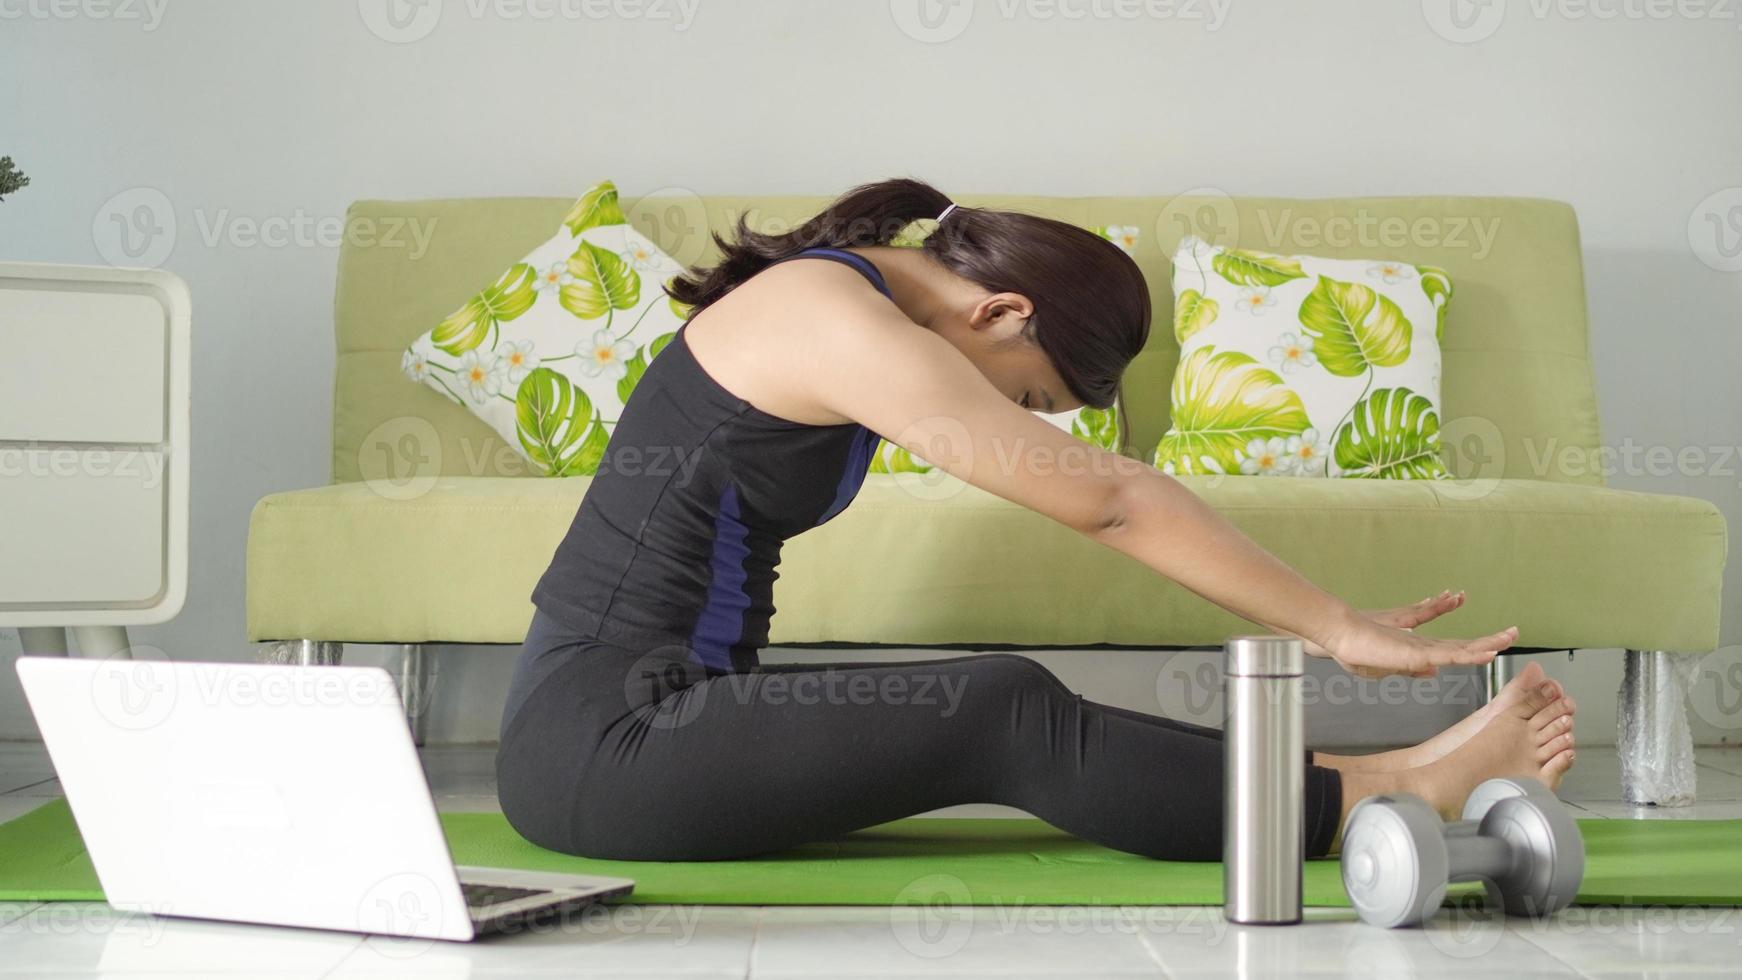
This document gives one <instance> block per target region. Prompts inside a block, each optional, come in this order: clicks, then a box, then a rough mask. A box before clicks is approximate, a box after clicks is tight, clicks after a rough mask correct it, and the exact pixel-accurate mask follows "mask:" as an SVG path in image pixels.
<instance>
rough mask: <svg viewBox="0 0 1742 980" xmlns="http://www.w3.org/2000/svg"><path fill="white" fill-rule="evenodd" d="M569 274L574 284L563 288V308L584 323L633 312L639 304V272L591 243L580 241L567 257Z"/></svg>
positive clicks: (618, 257)
mask: <svg viewBox="0 0 1742 980" xmlns="http://www.w3.org/2000/svg"><path fill="white" fill-rule="evenodd" d="M569 275H570V276H572V277H573V279H574V281H573V282H571V283H569V284H568V285H566V286H564V287H563V288H562V294H561V301H562V305H563V309H565V310H568V311H569V312H570V313H573V314H574V315H575V316H578V317H580V318H581V319H583V320H596V319H598V318H599V317H602V316H604V315H605V314H606V313H609V312H610V311H612V310H614V309H616V310H632V309H634V308H635V304H637V303H639V302H640V301H641V273H639V272H636V271H635V268H634V267H633V266H631V265H630V264H629V263H627V262H625V261H623V259H622V258H621V257H620V256H618V255H617V254H616V253H615V252H607V251H606V250H604V249H602V248H600V247H599V246H597V245H594V244H593V243H592V242H582V243H581V246H580V247H579V248H577V249H575V254H573V255H571V256H569Z"/></svg>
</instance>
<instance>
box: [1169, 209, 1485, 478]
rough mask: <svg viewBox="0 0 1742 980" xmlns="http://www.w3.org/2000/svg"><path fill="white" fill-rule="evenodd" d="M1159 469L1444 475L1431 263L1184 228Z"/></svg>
mask: <svg viewBox="0 0 1742 980" xmlns="http://www.w3.org/2000/svg"><path fill="white" fill-rule="evenodd" d="M1173 289H1174V337H1175V339H1176V340H1178V341H1179V344H1180V363H1179V367H1178V369H1177V370H1176V371H1175V373H1174V379H1173V389H1172V402H1173V427H1172V428H1171V429H1169V430H1168V432H1167V434H1166V435H1164V436H1163V437H1162V440H1161V444H1160V445H1159V446H1158V447H1157V449H1156V460H1155V462H1156V465H1157V466H1159V467H1161V469H1163V470H1164V471H1166V472H1168V473H1181V474H1186V473H1225V474H1243V475H1258V476H1309V477H1312V476H1319V477H1322V476H1331V477H1364V478H1378V479H1395V480H1424V479H1426V480H1431V479H1445V478H1446V477H1447V476H1448V475H1449V474H1448V473H1447V471H1446V468H1445V464H1444V462H1443V461H1442V459H1441V453H1440V437H1439V427H1440V421H1439V420H1440V417H1441V411H1440V363H1441V359H1440V340H1441V338H1442V336H1443V334H1444V331H1445V311H1446V304H1447V303H1448V302H1449V301H1450V299H1451V295H1452V282H1451V278H1450V277H1449V276H1448V275H1447V274H1446V272H1445V270H1443V269H1439V268H1435V267H1434V266H1428V265H1420V266H1417V265H1411V264H1409V263H1406V262H1397V261H1373V260H1365V259H1325V258H1317V257H1314V256H1305V255H1302V256H1283V255H1271V254H1268V253H1264V252H1256V251H1249V250H1241V249H1233V248H1222V247H1219V246H1213V245H1209V244H1207V243H1205V242H1202V241H1200V240H1198V239H1196V238H1192V237H1187V238H1186V239H1185V240H1183V241H1181V242H1180V247H1179V251H1178V252H1177V253H1176V254H1175V256H1174V265H1173Z"/></svg>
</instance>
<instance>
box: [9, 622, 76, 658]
mask: <svg viewBox="0 0 1742 980" xmlns="http://www.w3.org/2000/svg"><path fill="white" fill-rule="evenodd" d="M18 645H19V647H20V648H21V650H22V651H23V653H24V655H25V656H27V657H48V656H57V655H58V656H62V657H64V656H66V655H67V631H66V630H65V629H63V628H61V627H59V626H20V627H18Z"/></svg>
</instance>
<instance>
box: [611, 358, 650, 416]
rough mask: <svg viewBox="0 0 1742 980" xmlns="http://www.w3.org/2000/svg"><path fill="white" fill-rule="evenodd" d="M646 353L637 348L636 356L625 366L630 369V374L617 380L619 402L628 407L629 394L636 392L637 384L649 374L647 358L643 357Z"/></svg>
mask: <svg viewBox="0 0 1742 980" xmlns="http://www.w3.org/2000/svg"><path fill="white" fill-rule="evenodd" d="M646 353H647V351H646V350H645V349H643V348H636V350H635V356H634V357H631V358H630V359H629V360H628V361H627V362H625V363H624V365H623V366H624V367H626V368H628V369H629V373H628V374H625V375H624V376H622V377H621V378H618V379H617V400H618V401H620V402H622V403H624V404H626V405H627V404H628V403H629V393H630V392H632V391H634V390H635V384H636V382H638V381H640V380H641V376H642V375H643V374H646V373H647V358H646V357H645V356H643V355H645V354H646Z"/></svg>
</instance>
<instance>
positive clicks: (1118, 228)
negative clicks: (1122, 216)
mask: <svg viewBox="0 0 1742 980" xmlns="http://www.w3.org/2000/svg"><path fill="white" fill-rule="evenodd" d="M1142 233H1143V232H1142V229H1140V228H1138V227H1137V226H1136V225H1108V226H1107V227H1105V228H1103V229H1101V237H1102V238H1105V239H1107V240H1108V241H1110V242H1112V243H1113V244H1115V245H1117V246H1119V247H1120V248H1121V249H1122V250H1124V251H1125V252H1126V253H1127V254H1130V252H1131V251H1132V250H1133V249H1135V248H1136V247H1137V236H1138V235H1141V234H1142Z"/></svg>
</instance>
